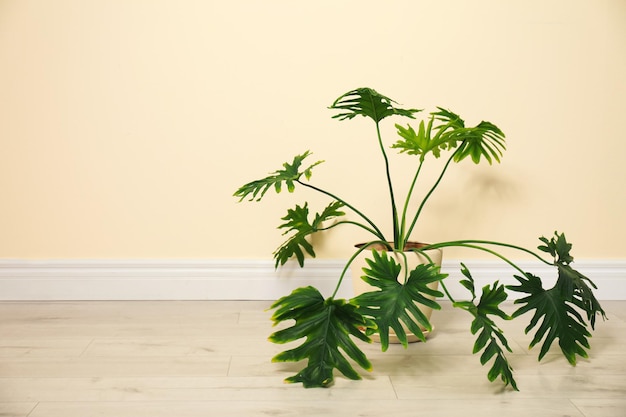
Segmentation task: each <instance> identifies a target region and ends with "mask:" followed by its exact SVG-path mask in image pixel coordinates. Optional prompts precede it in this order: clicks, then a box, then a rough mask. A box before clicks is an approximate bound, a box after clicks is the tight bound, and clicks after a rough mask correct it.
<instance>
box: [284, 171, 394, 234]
mask: <svg viewBox="0 0 626 417" xmlns="http://www.w3.org/2000/svg"><path fill="white" fill-rule="evenodd" d="M296 182H297V183H298V184H302V185H303V186H305V187H308V188H311V189H313V190H315V191H317V192H320V193H322V194H325V195H327V196H329V197H330V198H332V199H334V200H337V201H339V202H341V203H342V204H343V205H345V206H346V207H348V208H349V209H350V210H352V211H353V212H355V213H356V214H358V215H359V216H360V217H361V218H362V219H363V220H365V221H366V222H367V223H368V224H369V225H370V226H372V230H371V231H372V233H374V235H375V236H376V237H377V238H379V239H380V240H385V235H383V233H382V232H381V231H380V229H378V227H376V225H375V224H374V222H372V221H371V220H370V219H369V218H368V217H367V216H366V215H365V214H363V213H361V212H360V211H359V210H357V209H356V208H355V207H354V206H352V205H351V204H349V203H347V202H346V201H345V200H343V199H341V198H339V197H337V196H336V195H334V194H332V193H329V192H328V191H326V190H322V189H321V188H318V187H316V186H314V185H311V184H308V183H306V182H302V181H300V180H296Z"/></svg>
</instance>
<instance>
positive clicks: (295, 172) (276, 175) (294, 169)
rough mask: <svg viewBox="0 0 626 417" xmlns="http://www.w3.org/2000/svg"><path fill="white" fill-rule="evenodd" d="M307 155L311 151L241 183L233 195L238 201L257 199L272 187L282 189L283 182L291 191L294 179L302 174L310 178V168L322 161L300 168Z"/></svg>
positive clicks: (297, 178)
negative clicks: (258, 177)
mask: <svg viewBox="0 0 626 417" xmlns="http://www.w3.org/2000/svg"><path fill="white" fill-rule="evenodd" d="M309 155H311V152H309V151H306V152H305V153H303V154H302V155H296V156H295V157H294V158H293V162H292V163H291V164H289V163H287V162H285V163H284V164H283V169H279V170H277V171H274V172H273V173H272V174H271V175H269V176H267V177H265V178H262V179H259V180H255V181H250V182H249V183H247V184H244V185H242V186H241V187H239V189H237V191H235V194H234V196H235V197H239V201H242V200H244V199H245V198H248V197H250V198H249V199H250V201H252V200H256V201H259V200H261V199H262V198H263V196H264V195H265V193H267V191H268V190H269V189H271V188H274V190H275V191H276V192H277V193H280V192H281V191H282V185H283V183H284V184H285V185H286V186H287V190H288V191H289V192H293V191H294V189H295V181H298V180H299V179H300V177H301V176H302V175H304V176H305V177H306V178H307V179H308V178H310V177H311V169H312V168H313V167H314V166H316V165H319V164H321V163H322V162H323V161H317V162H315V163H313V164H311V165H309V166H308V167H306V168H305V169H303V170H301V167H302V162H303V161H304V159H305V158H306V157H308V156H309Z"/></svg>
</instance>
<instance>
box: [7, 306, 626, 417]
mask: <svg viewBox="0 0 626 417" xmlns="http://www.w3.org/2000/svg"><path fill="white" fill-rule="evenodd" d="M269 304H270V303H269V302H266V301H214V302H213V301H210V302H171V301H170V302H167V301H166V302H145V301H144V302H46V303H38V302H37V303H35V302H28V303H26V302H9V303H0V335H1V337H0V416H3V417H6V416H29V417H44V416H46V417H53V416H54V417H72V416H81V417H89V416H111V417H127V416H150V417H161V416H163V417H165V416H167V417H191V416H193V417H196V416H197V417H200V416H202V417H206V416H224V417H230V416H232V417H257V416H258V417H261V416H265V417H267V416H280V417H290V416H298V417H300V416H342V417H346V416H350V417H352V416H362V417H364V416H381V415H383V413H384V415H392V416H394V417H403V416H416V415H423V416H429V417H433V416H435V417H437V416H441V417H449V416H452V415H465V416H501V415H506V416H508V417H515V416H520V417H521V416H524V417H527V416H532V417H541V416H586V417H607V416H613V417H623V416H626V301H624V302H616V301H612V302H608V301H605V302H604V303H603V306H604V308H605V310H606V311H607V313H608V316H609V320H608V321H606V322H602V321H600V323H599V325H598V326H597V329H596V332H595V333H594V337H593V338H592V339H591V342H592V350H591V357H590V359H589V360H581V361H580V363H579V365H578V366H577V367H571V366H569V365H568V364H567V362H566V361H565V359H563V358H562V357H560V356H558V355H557V354H556V353H557V352H556V351H553V352H554V353H552V352H551V353H550V354H548V356H547V357H546V359H545V360H544V361H542V362H541V363H537V360H536V356H537V354H538V349H533V350H531V351H528V349H527V345H528V342H529V341H530V337H529V336H526V335H524V333H523V328H524V327H525V323H522V322H521V321H520V320H517V321H514V322H507V323H503V324H502V327H503V328H504V329H505V332H506V334H507V336H508V338H509V341H510V342H511V345H512V346H511V347H512V348H513V349H514V351H515V354H514V355H511V362H512V363H513V366H514V368H515V370H516V379H517V382H518V385H519V388H520V390H521V391H520V392H513V391H510V390H503V389H502V386H501V384H499V383H490V382H488V381H487V378H486V371H487V369H486V368H483V367H481V366H480V364H479V361H478V357H477V356H472V354H471V347H472V345H473V338H472V336H471V335H470V333H469V330H468V326H469V323H470V318H469V317H466V314H467V313H464V312H463V311H458V310H454V309H452V308H451V307H450V305H449V304H444V309H443V310H442V311H438V312H435V314H434V315H433V323H434V324H435V326H436V331H435V332H434V333H433V334H432V335H431V338H430V339H429V341H428V342H427V343H417V344H412V345H411V346H410V347H409V349H407V350H404V349H403V348H402V347H400V346H392V347H391V348H390V349H389V351H388V352H386V353H384V354H383V353H381V352H379V346H378V345H375V344H372V345H365V346H364V348H363V349H364V350H365V351H366V352H367V353H368V355H369V357H370V359H371V360H372V362H373V364H374V371H373V372H371V373H366V375H364V379H363V380H362V381H350V380H346V379H345V378H343V377H341V376H338V377H337V381H336V383H335V385H334V386H333V387H332V388H330V389H304V388H302V386H301V385H291V384H284V383H283V382H282V380H283V379H284V378H285V377H287V376H290V375H292V374H293V373H295V371H297V370H298V369H299V368H298V366H297V364H273V363H271V362H270V358H271V357H272V356H273V355H274V354H275V353H277V352H279V351H280V350H282V349H283V348H284V347H281V346H277V345H273V344H271V343H269V342H267V340H266V339H267V336H268V335H269V333H270V332H271V331H272V327H271V323H270V321H269V315H270V313H269V312H267V311H265V309H266V308H267V307H268V306H269Z"/></svg>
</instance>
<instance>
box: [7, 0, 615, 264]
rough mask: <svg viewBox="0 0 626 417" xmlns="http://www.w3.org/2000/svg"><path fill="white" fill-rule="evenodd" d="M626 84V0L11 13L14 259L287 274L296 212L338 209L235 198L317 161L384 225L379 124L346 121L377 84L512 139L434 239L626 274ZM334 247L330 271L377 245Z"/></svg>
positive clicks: (72, 3)
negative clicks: (225, 265)
mask: <svg viewBox="0 0 626 417" xmlns="http://www.w3.org/2000/svg"><path fill="white" fill-rule="evenodd" d="M383 4H384V6H383ZM624 74H626V2H625V1H623V0H574V1H572V0H532V1H529V0H510V1H502V0H472V1H466V0H447V1H415V0H410V1H409V0H405V1H389V2H384V3H383V2H374V1H337V0H332V1H331V0H320V1H316V2H296V1H287V0H280V1H269V0H268V1H253V0H247V1H242V0H239V1H190V0H183V1H174V0H169V1H166V0H90V1H86V0H55V1H45V0H39V1H37V0H0V96H1V97H2V99H0V141H1V142H0V143H1V145H2V148H1V149H2V151H1V152H0V193H1V195H2V203H1V204H0V258H20V259H83V258H87V259H104V258H113V259H126V258H130V259H137V258H140V259H146V258H172V259H176V258H191V259H205V258H270V257H271V252H272V251H273V249H274V248H275V247H276V245H278V243H280V233H279V232H278V231H277V230H275V226H276V225H278V223H279V217H281V216H282V215H284V212H285V211H286V209H287V208H289V207H291V206H292V205H293V204H294V203H296V202H298V203H302V202H303V201H304V200H305V199H309V200H310V202H311V205H312V206H313V207H314V208H316V209H319V208H321V207H322V206H323V205H324V204H326V200H325V199H322V198H318V197H316V196H312V195H311V194H309V193H308V192H307V191H303V192H301V193H297V195H295V196H290V195H280V196H275V197H276V198H267V199H266V201H264V202H262V203H257V204H252V203H250V204H243V203H242V204H237V203H236V200H235V199H234V198H233V197H232V193H233V192H234V190H235V189H236V188H237V187H238V186H239V185H241V184H243V183H244V182H247V181H249V180H252V179H256V178H258V177H260V176H262V175H264V174H265V173H267V172H269V171H273V170H275V169H278V168H279V167H280V165H281V164H282V163H283V162H284V161H287V160H290V159H291V158H292V157H293V155H295V154H297V153H300V152H303V151H304V150H306V149H311V150H312V151H313V152H314V153H315V155H314V156H315V157H317V158H319V159H325V160H326V161H327V162H326V163H325V164H323V165H321V166H319V167H318V169H317V170H316V172H315V174H314V176H313V178H312V179H313V181H314V183H315V184H318V185H321V186H328V188H330V189H331V190H332V191H335V192H336V193H338V194H340V195H342V196H345V197H346V198H347V199H348V200H350V201H351V202H353V203H354V204H357V205H359V206H361V205H363V204H365V205H366V206H368V207H367V208H365V209H364V210H365V211H367V212H368V213H371V216H372V217H374V218H376V219H385V218H386V217H385V216H386V215H387V212H388V207H387V205H386V204H384V203H383V202H384V197H381V196H378V195H372V191H371V190H370V187H371V186H372V185H374V186H383V183H382V180H383V178H382V171H381V169H382V165H381V160H380V157H379V156H378V154H377V153H376V144H375V142H374V140H375V139H374V136H373V132H372V130H371V126H370V124H368V123H367V121H366V120H365V119H362V120H355V121H353V122H342V123H339V122H337V121H335V120H331V118H330V116H331V115H332V113H331V112H330V111H329V110H327V109H326V107H327V106H328V105H329V104H330V103H331V102H332V100H334V99H335V98H336V97H337V96H339V95H340V94H342V93H344V92H345V91H348V90H350V89H352V88H356V87H360V86H369V87H373V88H375V89H377V90H379V91H380V92H382V93H384V94H386V95H389V96H391V97H392V98H395V99H396V100H398V101H399V102H401V103H403V104H406V105H408V106H415V107H420V108H422V107H423V108H426V109H432V108H433V107H434V106H436V105H440V106H446V107H449V108H451V109H453V110H454V111H456V112H458V113H460V114H461V115H462V116H464V117H465V119H466V120H467V121H468V122H469V123H475V122H478V121H479V120H480V119H482V118H486V119H488V120H491V121H492V122H494V123H496V124H498V125H499V126H500V127H501V128H502V129H503V130H504V131H505V132H506V134H507V138H508V144H509V145H508V147H509V150H508V153H507V154H506V155H505V158H504V160H503V163H502V164H500V165H497V166H494V167H487V168H482V167H476V166H474V165H473V164H471V163H463V164H461V165H460V166H458V167H456V168H455V169H454V171H452V173H451V174H450V176H449V177H448V178H447V180H446V182H445V183H444V188H443V189H442V190H441V192H440V193H439V194H438V195H437V196H436V198H434V199H433V201H432V205H431V206H430V207H429V210H428V211H427V212H426V213H425V216H424V219H423V220H424V221H423V223H422V224H421V226H420V229H419V234H418V236H416V237H417V238H420V239H422V240H435V239H436V240H442V239H451V238H470V237H473V238H484V239H503V240H506V241H509V242H511V243H519V244H522V245H527V246H535V244H536V238H537V236H539V235H542V234H551V233H552V232H553V231H554V230H555V229H558V230H560V231H564V232H566V234H567V236H568V238H570V240H572V241H573V242H574V245H575V246H574V252H573V254H574V256H576V257H578V258H585V259H591V258H621V259H624V258H626V244H625V243H624V238H623V237H624V236H625V235H626V222H625V221H624V218H623V213H624V205H625V203H626V191H625V190H626V187H625V186H624V184H623V183H624V179H625V177H626V176H625V175H624V174H625V164H624V155H626V144H625V143H626V141H625V136H626V135H625V134H624V128H623V124H624V111H625V110H626V79H625V77H624ZM385 132H386V133H387V134H388V138H389V139H393V136H390V135H389V134H391V135H393V124H392V123H388V124H387V125H386V130H385ZM398 161H399V164H400V166H403V167H408V166H409V164H410V162H412V161H411V160H410V159H408V157H406V156H400V157H399V159H398ZM394 174H395V175H396V176H398V175H399V174H401V172H398V171H397V170H396V171H394ZM398 181H400V177H398ZM399 187H400V185H399ZM400 188H402V187H400ZM272 197H274V196H272ZM332 237H333V238H334V239H333V240H332V241H330V240H328V239H327V238H326V239H325V241H324V242H322V243H323V244H324V245H323V247H322V248H321V249H320V251H319V255H320V257H322V258H341V257H346V256H347V255H348V253H349V246H350V245H351V244H352V243H354V242H355V240H359V239H361V238H362V237H363V236H361V235H360V233H359V232H357V233H353V231H351V230H347V229H344V230H343V231H339V230H337V231H336V232H334V233H333V235H332ZM451 256H456V255H455V254H454V253H452V255H451ZM469 256H471V257H476V258H480V257H481V255H480V254H475V253H472V254H470V255H469Z"/></svg>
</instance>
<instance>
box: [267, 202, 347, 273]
mask: <svg viewBox="0 0 626 417" xmlns="http://www.w3.org/2000/svg"><path fill="white" fill-rule="evenodd" d="M341 207H343V203H340V202H339V201H333V202H332V203H330V204H329V205H328V206H326V208H325V209H324V210H323V211H322V212H321V213H317V214H316V215H315V217H314V218H313V220H312V221H311V220H309V207H308V203H305V204H304V206H299V205H296V207H295V208H293V209H289V210H288V211H287V215H286V216H285V217H283V218H282V219H281V220H284V221H285V222H284V223H282V224H281V225H280V226H278V228H279V229H287V230H286V231H285V232H284V233H283V234H288V233H291V232H295V233H294V234H292V235H291V236H290V237H289V238H288V239H287V241H285V242H284V243H283V244H281V245H280V246H279V247H278V249H276V250H275V251H274V260H275V266H279V265H284V264H285V263H286V262H287V261H288V260H289V259H291V258H293V257H295V258H296V259H297V260H298V264H299V265H300V266H303V265H304V258H305V253H307V254H309V255H310V256H312V257H315V251H314V249H313V246H312V245H311V244H310V243H309V241H307V237H308V236H310V235H312V234H313V233H315V232H318V231H319V230H320V228H321V227H322V224H323V222H325V221H327V220H332V219H334V218H337V217H340V216H343V215H344V214H345V213H344V212H343V211H341V210H339V209H340V208H341Z"/></svg>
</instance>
